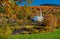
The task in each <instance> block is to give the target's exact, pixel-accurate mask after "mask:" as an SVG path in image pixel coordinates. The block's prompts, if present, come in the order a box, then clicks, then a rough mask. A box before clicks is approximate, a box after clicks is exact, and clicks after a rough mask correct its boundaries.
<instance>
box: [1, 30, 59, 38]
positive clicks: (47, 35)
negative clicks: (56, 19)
mask: <svg viewBox="0 0 60 39" xmlns="http://www.w3.org/2000/svg"><path fill="white" fill-rule="evenodd" d="M0 39H1V38H0ZM3 39H60V29H57V30H56V31H54V32H49V33H42V34H30V35H29V34H25V35H11V36H7V37H6V38H3Z"/></svg>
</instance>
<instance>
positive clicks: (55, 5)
mask: <svg viewBox="0 0 60 39" xmlns="http://www.w3.org/2000/svg"><path fill="white" fill-rule="evenodd" d="M40 6H60V5H58V4H41V5H40Z"/></svg>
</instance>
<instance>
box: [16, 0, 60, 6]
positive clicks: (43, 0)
mask: <svg viewBox="0 0 60 39" xmlns="http://www.w3.org/2000/svg"><path fill="white" fill-rule="evenodd" d="M17 4H18V6H24V5H25V2H22V3H21V4H19V3H17ZM41 4H58V5H60V0H34V1H33V2H32V3H31V4H29V5H28V6H40V5H41Z"/></svg>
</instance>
